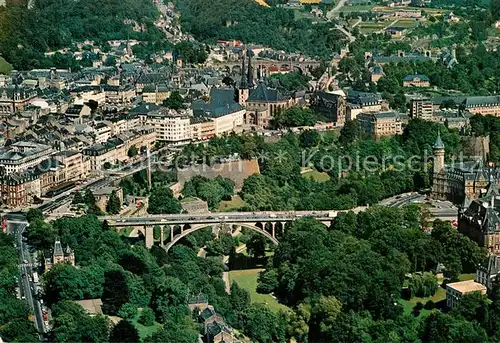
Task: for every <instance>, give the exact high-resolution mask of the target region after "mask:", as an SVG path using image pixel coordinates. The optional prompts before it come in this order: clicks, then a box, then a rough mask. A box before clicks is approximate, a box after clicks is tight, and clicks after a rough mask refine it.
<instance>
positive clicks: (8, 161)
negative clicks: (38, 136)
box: [0, 142, 54, 173]
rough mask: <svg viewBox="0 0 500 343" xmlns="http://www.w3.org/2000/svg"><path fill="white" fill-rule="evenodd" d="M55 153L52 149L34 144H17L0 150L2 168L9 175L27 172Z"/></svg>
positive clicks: (0, 165) (0, 166)
mask: <svg viewBox="0 0 500 343" xmlns="http://www.w3.org/2000/svg"><path fill="white" fill-rule="evenodd" d="M53 153H54V150H53V149H52V147H50V146H48V145H44V144H37V143H32V142H16V143H13V144H12V145H10V146H8V147H3V148H0V168H3V169H4V170H5V172H7V173H16V172H22V171H25V170H26V169H28V168H31V167H34V166H36V165H38V164H39V163H40V162H41V161H43V160H45V159H47V158H48V157H49V156H50V155H52V154H53Z"/></svg>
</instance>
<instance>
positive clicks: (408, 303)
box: [401, 287, 446, 317]
mask: <svg viewBox="0 0 500 343" xmlns="http://www.w3.org/2000/svg"><path fill="white" fill-rule="evenodd" d="M445 299H446V290H445V289H444V288H442V287H439V288H438V289H437V291H436V293H435V294H434V295H433V296H432V297H426V298H419V297H413V298H411V299H410V300H401V304H402V305H403V309H404V311H405V313H406V314H411V313H412V312H413V307H415V305H416V304H417V303H418V302H421V303H422V304H424V305H425V303H426V302H427V301H429V300H432V301H434V303H437V302H439V301H442V300H445ZM432 311H436V310H426V309H422V310H421V311H420V316H422V317H427V316H428V315H429V314H430V313H431V312H432Z"/></svg>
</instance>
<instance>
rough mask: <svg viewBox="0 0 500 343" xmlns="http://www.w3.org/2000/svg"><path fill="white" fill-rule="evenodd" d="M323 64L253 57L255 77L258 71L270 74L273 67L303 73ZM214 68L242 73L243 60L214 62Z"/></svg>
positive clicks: (310, 61)
mask: <svg viewBox="0 0 500 343" xmlns="http://www.w3.org/2000/svg"><path fill="white" fill-rule="evenodd" d="M320 65H321V62H319V61H315V60H306V61H287V60H282V61H276V60H267V59H253V60H252V67H253V68H252V71H253V74H254V75H253V77H254V79H256V78H257V73H258V72H260V74H261V75H266V76H268V75H270V72H271V69H272V68H273V67H274V69H277V70H279V71H287V70H292V71H293V70H297V71H299V72H300V73H302V74H305V75H308V74H310V70H312V69H314V68H317V67H319V66H320ZM213 66H214V68H216V69H219V70H224V71H226V72H227V73H228V74H241V61H227V62H218V63H214V65H213Z"/></svg>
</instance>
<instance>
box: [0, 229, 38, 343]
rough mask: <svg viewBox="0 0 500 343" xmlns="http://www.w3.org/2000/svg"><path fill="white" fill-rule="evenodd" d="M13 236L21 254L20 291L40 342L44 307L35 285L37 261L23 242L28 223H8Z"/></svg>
mask: <svg viewBox="0 0 500 343" xmlns="http://www.w3.org/2000/svg"><path fill="white" fill-rule="evenodd" d="M7 225H8V227H9V229H10V231H11V232H12V234H14V235H15V237H16V240H15V244H16V247H17V249H18V252H19V266H20V268H19V270H20V275H19V289H20V293H21V295H22V296H24V298H25V300H26V301H27V303H28V305H29V307H30V309H31V311H32V313H33V315H34V319H35V327H36V329H37V331H38V332H39V333H40V340H41V341H43V334H44V333H45V325H44V322H43V314H42V305H41V304H40V300H39V299H38V295H37V293H38V291H37V288H38V287H39V285H38V283H35V281H37V280H34V278H33V273H34V272H35V269H36V266H35V265H34V264H35V263H34V262H35V261H33V260H32V256H31V254H30V252H29V246H28V245H27V244H26V243H25V242H24V241H23V232H24V231H25V230H26V228H27V226H28V223H26V222H20V221H9V222H8V223H7Z"/></svg>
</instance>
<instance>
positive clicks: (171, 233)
mask: <svg viewBox="0 0 500 343" xmlns="http://www.w3.org/2000/svg"><path fill="white" fill-rule="evenodd" d="M168 227H169V228H170V242H173V241H174V226H173V225H169V226H168Z"/></svg>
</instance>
